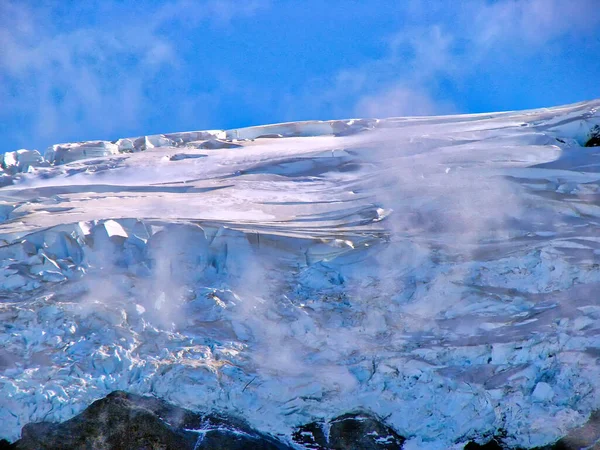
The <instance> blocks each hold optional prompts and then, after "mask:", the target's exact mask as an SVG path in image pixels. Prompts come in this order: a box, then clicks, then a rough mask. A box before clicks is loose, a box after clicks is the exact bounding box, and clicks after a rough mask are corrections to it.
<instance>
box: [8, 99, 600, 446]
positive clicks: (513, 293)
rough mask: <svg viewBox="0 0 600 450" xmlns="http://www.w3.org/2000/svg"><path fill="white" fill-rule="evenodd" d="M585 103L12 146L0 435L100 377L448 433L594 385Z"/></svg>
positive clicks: (127, 386) (596, 118)
mask: <svg viewBox="0 0 600 450" xmlns="http://www.w3.org/2000/svg"><path fill="white" fill-rule="evenodd" d="M599 106H600V101H593V102H586V103H580V104H576V105H569V106H564V107H558V108H550V109H543V110H534V111H524V112H510V113H494V114H479V115H459V116H445V117H425V118H393V119H384V120H375V119H373V120H351V121H330V122H300V123H290V124H278V125H268V126H263V127H251V128H245V129H239V130H227V131H222V130H214V131H206V132H189V133H173V134H169V135H160V136H146V137H141V138H131V139H120V140H119V141H116V142H114V143H111V142H87V143H77V144H61V145H56V146H53V147H51V148H50V149H48V150H47V151H46V153H45V155H44V157H45V159H44V160H42V159H41V158H40V157H39V154H36V153H33V152H27V151H23V150H20V151H19V152H12V153H11V154H7V155H8V156H4V159H3V163H2V167H3V169H4V173H3V174H2V177H1V182H0V185H1V186H3V187H2V188H0V255H1V257H0V261H1V267H0V318H1V321H0V424H2V425H1V427H0V428H1V429H0V438H2V437H4V438H7V439H10V440H14V439H16V438H17V437H18V436H19V433H20V429H21V427H22V426H23V425H25V424H26V423H28V422H31V421H39V420H51V421H59V420H65V419H68V418H70V417H72V416H73V415H74V414H76V413H78V412H79V411H81V410H82V409H83V408H84V407H85V406H87V405H88V404H89V403H90V402H91V401H92V400H94V399H97V398H99V397H102V396H104V395H106V394H107V393H109V392H110V391H113V390H116V389H124V390H129V391H131V392H135V393H143V394H145V393H151V394H155V395H156V396H158V397H160V398H163V399H165V400H167V401H169V402H173V403H175V404H178V405H181V406H183V407H187V408H192V409H197V410H203V411H205V410H206V411H208V410H218V411H227V412H229V413H233V414H237V415H240V416H242V417H244V418H246V419H247V420H248V421H249V423H250V424H251V425H253V426H254V427H256V428H257V429H259V430H261V431H264V432H269V433H272V434H274V435H278V436H280V437H284V438H285V437H289V436H290V435H291V433H292V431H293V429H294V428H295V427H297V426H299V425H302V424H305V423H307V422H310V421H312V420H315V419H319V418H327V419H329V418H333V417H336V416H339V415H340V414H343V413H345V412H350V411H353V410H358V409H361V410H365V409H366V410H370V411H371V412H373V413H375V414H377V415H378V416H379V417H382V418H384V419H385V422H386V423H387V424H388V425H390V426H391V427H392V428H394V429H395V430H396V431H397V432H398V433H399V434H401V435H403V436H406V437H407V438H408V439H409V441H408V442H407V444H406V448H413V449H414V448H448V447H450V446H456V448H461V443H464V442H466V441H468V440H471V439H475V440H480V441H486V440H487V439H489V437H491V436H492V435H495V434H498V433H499V432H500V431H499V430H504V431H505V432H506V435H507V442H509V443H510V444H512V445H521V446H526V447H527V446H534V445H541V444H544V443H548V442H551V441H553V440H555V439H557V438H558V437H560V436H562V435H564V434H565V433H566V431H567V430H569V429H571V428H573V427H575V426H577V425H580V424H582V423H583V422H585V421H586V419H587V417H588V416H589V414H590V412H591V411H592V410H593V409H596V408H598V407H600V390H599V389H600V365H599V364H598V358H599V357H600V339H599V337H598V336H599V333H600V299H599V297H598V293H599V292H600V289H599V288H600V233H599V232H598V226H599V223H600V206H599V204H600V203H599V201H600V170H599V169H600V157H599V156H600V153H599V151H598V149H597V148H594V147H590V148H587V147H583V146H582V144H583V143H584V142H585V141H586V140H587V139H588V138H589V135H590V133H591V130H593V129H594V126H596V125H598V124H600V113H598V112H597V108H598V107H599Z"/></svg>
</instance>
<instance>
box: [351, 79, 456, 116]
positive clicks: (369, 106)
mask: <svg viewBox="0 0 600 450" xmlns="http://www.w3.org/2000/svg"><path fill="white" fill-rule="evenodd" d="M454 110H455V108H454V106H453V105H452V104H450V103H448V102H440V101H435V100H434V99H433V98H432V97H431V95H430V94H429V93H428V92H427V91H425V90H424V89H422V88H418V87H417V88H413V87H410V86H402V85H395V86H391V87H389V88H387V89H384V90H381V91H379V92H376V93H374V94H370V95H366V96H363V97H362V98H360V99H359V101H358V102H357V104H356V106H355V115H356V116H357V117H376V118H377V117H400V116H428V115H437V114H449V113H452V112H454Z"/></svg>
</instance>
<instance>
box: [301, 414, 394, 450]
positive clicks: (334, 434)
mask: <svg viewBox="0 0 600 450" xmlns="http://www.w3.org/2000/svg"><path fill="white" fill-rule="evenodd" d="M328 425H329V436H328V439H327V437H326V436H325V433H324V431H323V427H324V426H325V425H324V424H322V423H318V422H313V423H310V424H308V425H304V426H302V427H300V428H298V429H297V430H296V432H295V433H294V434H293V436H292V438H293V440H294V442H296V443H297V444H300V445H303V446H304V447H305V448H310V449H328V450H397V449H399V448H401V447H402V444H403V443H404V440H405V439H404V438H403V437H402V436H400V435H398V434H397V433H396V432H395V431H394V430H392V429H391V428H389V427H387V426H385V425H384V424H383V423H381V421H380V420H379V419H377V418H376V417H374V416H372V415H370V414H362V413H361V414H344V415H343V416H340V417H337V418H336V419H333V420H332V421H331V422H329V424H328Z"/></svg>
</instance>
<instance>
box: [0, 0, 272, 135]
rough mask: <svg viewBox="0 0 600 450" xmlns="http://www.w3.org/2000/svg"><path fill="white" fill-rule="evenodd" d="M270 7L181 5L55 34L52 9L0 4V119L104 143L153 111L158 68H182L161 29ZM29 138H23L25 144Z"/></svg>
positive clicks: (215, 2) (214, 2) (222, 1)
mask: <svg viewBox="0 0 600 450" xmlns="http://www.w3.org/2000/svg"><path fill="white" fill-rule="evenodd" d="M266 5H267V4H266V2H264V1H253V2H252V1H251V2H248V3H245V4H244V5H240V6H238V5H237V4H236V3H234V2H232V1H229V0H210V1H205V2H190V1H185V0H183V1H179V2H175V3H167V4H165V5H163V6H161V7H160V8H157V9H152V8H148V7H145V8H142V9H137V10H134V11H133V12H131V11H129V12H128V14H127V15H125V16H121V15H120V14H119V13H118V12H114V13H112V14H111V15H110V18H109V19H110V20H104V21H103V22H102V21H101V22H98V23H95V22H93V21H89V23H85V21H83V22H84V24H79V23H76V24H75V25H72V24H71V25H70V26H68V27H64V28H62V29H57V26H56V24H54V23H52V18H56V17H54V16H53V15H52V13H53V11H52V9H50V8H45V7H44V6H40V5H38V6H35V7H31V6H27V4H25V3H21V2H17V1H14V2H13V1H10V0H5V1H3V2H0V48H1V49H2V51H0V80H3V83H2V85H3V86H2V87H1V88H0V103H1V104H2V105H3V106H2V110H0V117H1V116H2V115H3V114H11V115H19V116H21V117H25V118H27V121H30V122H31V123H32V127H31V128H30V129H29V130H28V133H27V134H33V135H34V136H36V137H37V138H42V139H45V140H48V141H50V140H55V139H61V137H63V136H71V137H72V136H75V135H78V134H79V135H81V134H82V133H85V137H86V138H89V139H94V138H98V139H99V138H105V139H106V138H110V137H111V136H114V135H115V132H118V130H122V129H131V128H134V127H136V126H138V125H139V124H141V123H142V122H143V119H144V117H145V116H144V115H145V114H147V113H148V111H150V110H151V109H152V105H151V104H149V100H148V96H147V93H146V91H147V90H148V89H149V86H151V85H152V83H153V82H154V83H155V82H156V81H157V77H158V76H159V74H160V71H161V70H171V71H172V70H177V67H178V65H177V64H176V62H177V49H176V44H175V42H174V41H173V40H172V39H170V38H169V35H168V33H164V32H163V30H161V27H167V28H168V27H190V26H197V25H198V24H199V22H200V21H207V20H209V21H213V22H214V23H215V24H216V25H215V26H228V25H229V23H230V22H231V21H232V20H233V19H234V18H236V17H245V16H248V15H252V14H255V13H256V12H257V11H258V10H259V9H260V8H261V7H265V6H266ZM113 6H114V5H113ZM174 22H175V23H174ZM7 86H10V88H9V87H7ZM31 140H32V139H31V137H29V136H27V137H25V136H24V137H23V141H24V142H23V145H27V142H30V141H31Z"/></svg>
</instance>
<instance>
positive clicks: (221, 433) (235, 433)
mask: <svg viewBox="0 0 600 450" xmlns="http://www.w3.org/2000/svg"><path fill="white" fill-rule="evenodd" d="M196 449H210V450H216V449H219V450H248V449H253V450H283V449H286V450H287V449H290V450H291V448H290V447H288V446H286V445H284V444H282V443H280V442H277V441H275V440H274V439H271V438H268V437H264V436H263V437H261V436H259V435H256V434H255V435H250V434H246V433H243V432H240V431H239V430H231V429H214V430H210V431H207V432H206V434H204V436H203V437H201V438H200V440H198V445H197V446H196Z"/></svg>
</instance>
